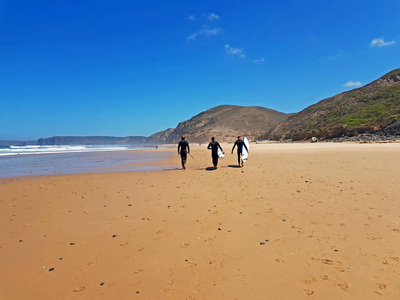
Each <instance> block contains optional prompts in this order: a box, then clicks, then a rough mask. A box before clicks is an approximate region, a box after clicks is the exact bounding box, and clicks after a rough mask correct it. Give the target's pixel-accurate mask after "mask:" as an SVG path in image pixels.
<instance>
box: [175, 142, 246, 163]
mask: <svg viewBox="0 0 400 300" xmlns="http://www.w3.org/2000/svg"><path fill="white" fill-rule="evenodd" d="M236 146H237V156H238V164H239V167H240V166H242V167H243V161H242V149H243V147H244V148H245V149H246V151H247V152H249V149H248V148H247V146H246V144H245V142H244V141H243V140H242V139H241V138H240V136H238V137H237V140H236V142H235V143H234V145H233V148H232V151H231V154H233V150H234V149H235V147H236ZM207 149H211V157H212V163H213V165H214V169H216V168H217V167H218V159H219V158H220V157H223V156H224V155H225V152H224V150H222V147H221V145H220V144H219V143H218V142H217V141H216V140H215V137H212V138H211V142H210V143H209V144H208V146H207ZM188 154H189V155H190V146H189V143H188V141H187V140H186V137H185V136H184V135H182V137H181V140H180V141H179V143H178V155H180V156H181V163H182V169H183V170H186V161H187V155H188ZM190 156H191V155H190Z"/></svg>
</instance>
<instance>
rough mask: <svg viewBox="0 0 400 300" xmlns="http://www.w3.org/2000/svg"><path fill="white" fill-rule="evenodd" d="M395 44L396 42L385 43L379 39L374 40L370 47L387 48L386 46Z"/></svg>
mask: <svg viewBox="0 0 400 300" xmlns="http://www.w3.org/2000/svg"><path fill="white" fill-rule="evenodd" d="M394 43H395V41H390V42H385V41H384V39H382V38H379V39H373V40H372V42H371V44H369V46H370V47H379V48H380V47H386V46H391V45H393V44H394Z"/></svg>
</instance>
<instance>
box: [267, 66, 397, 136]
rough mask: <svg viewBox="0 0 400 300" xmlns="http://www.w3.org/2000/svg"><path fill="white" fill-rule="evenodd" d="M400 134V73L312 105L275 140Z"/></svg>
mask: <svg viewBox="0 0 400 300" xmlns="http://www.w3.org/2000/svg"><path fill="white" fill-rule="evenodd" d="M376 132H380V133H383V134H397V135H399V134H400V69H396V70H394V71H392V72H390V73H388V74H386V75H384V76H382V77H381V78H379V79H378V80H376V81H374V82H372V83H370V84H368V85H366V86H364V87H361V88H358V89H354V90H352V91H348V92H344V93H341V94H338V95H336V96H333V97H330V98H327V99H324V100H322V101H320V102H318V103H316V104H314V105H311V106H309V107H307V108H306V109H304V110H303V111H301V112H299V113H297V114H295V115H293V116H292V117H290V118H288V119H287V120H286V121H285V122H282V123H281V124H279V125H277V126H276V127H275V128H273V130H271V131H270V132H269V133H268V134H267V135H266V136H265V137H266V138H269V139H272V140H285V139H292V140H305V139H310V138H311V137H313V136H315V137H317V138H320V139H330V138H335V137H340V136H354V135H358V134H362V133H376Z"/></svg>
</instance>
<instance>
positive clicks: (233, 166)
mask: <svg viewBox="0 0 400 300" xmlns="http://www.w3.org/2000/svg"><path fill="white" fill-rule="evenodd" d="M228 168H234V169H240V168H241V166H239V165H228Z"/></svg>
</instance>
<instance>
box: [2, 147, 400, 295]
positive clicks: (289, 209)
mask: <svg viewBox="0 0 400 300" xmlns="http://www.w3.org/2000/svg"><path fill="white" fill-rule="evenodd" d="M222 147H223V148H224V150H225V153H226V157H225V158H224V159H222V160H220V163H219V168H218V169H217V170H211V168H210V167H211V166H212V164H211V155H210V152H209V151H208V150H206V145H203V146H202V147H199V146H197V145H194V146H192V155H193V157H194V159H192V158H191V157H189V161H188V166H187V170H185V171H183V170H180V168H179V167H180V158H179V156H178V155H177V154H176V149H175V148H173V149H170V150H169V151H170V152H171V158H170V159H169V160H168V161H165V162H164V163H165V165H169V166H170V165H176V167H177V168H176V169H175V170H166V171H149V172H114V173H94V174H73V175H54V176H37V177H17V178H15V177H14V178H3V179H0V190H1V193H0V299H400V184H399V183H400V179H399V178H400V176H399V175H400V173H399V172H400V171H399V170H400V144H399V143H386V144H346V143H316V144H257V145H255V144H251V149H250V156H249V160H248V162H247V163H246V164H245V167H244V168H243V169H242V168H238V167H237V166H236V164H237V157H236V154H235V153H234V154H233V155H231V154H230V150H231V147H232V145H228V144H225V145H222ZM164 151H165V150H164ZM157 163H159V162H157Z"/></svg>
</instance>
